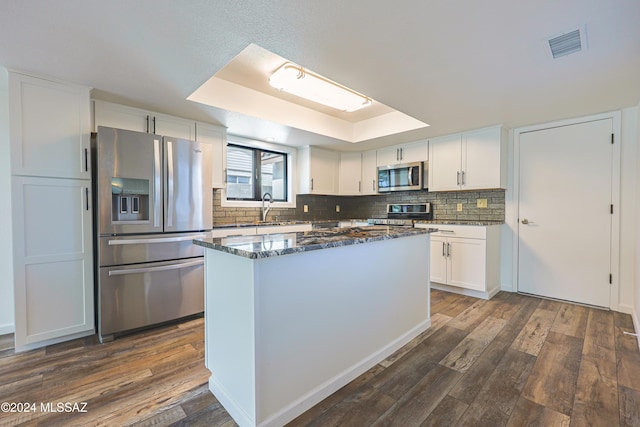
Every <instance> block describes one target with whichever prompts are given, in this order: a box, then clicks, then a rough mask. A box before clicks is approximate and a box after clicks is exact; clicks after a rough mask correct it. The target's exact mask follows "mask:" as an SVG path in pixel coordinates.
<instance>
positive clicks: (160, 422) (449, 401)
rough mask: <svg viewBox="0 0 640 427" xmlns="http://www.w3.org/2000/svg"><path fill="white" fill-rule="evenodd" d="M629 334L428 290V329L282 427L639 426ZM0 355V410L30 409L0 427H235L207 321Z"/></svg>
mask: <svg viewBox="0 0 640 427" xmlns="http://www.w3.org/2000/svg"><path fill="white" fill-rule="evenodd" d="M624 331H628V332H633V323H632V320H631V317H630V316H629V315H625V314H620V313H614V312H606V311H601V310H597V309H591V308H586V307H582V306H577V305H572V304H564V303H560V302H556V301H548V300H541V299H538V298H533V297H529V296H523V295H518V294H511V293H499V294H498V295H497V296H496V297H494V298H493V299H492V300H491V301H483V300H477V299H474V298H469V297H464V296H459V295H455V294H449V293H446V292H440V291H432V327H431V328H430V329H429V330H428V331H426V332H425V333H424V334H422V335H421V336H420V337H418V338H416V339H415V340H414V341H412V342H411V343H410V344H408V345H407V346H405V347H404V348H403V349H401V350H400V351H399V352H398V353H396V354H395V355H393V356H392V357H390V358H389V359H387V360H385V361H384V362H382V363H380V364H378V365H376V366H375V367H374V368H372V369H371V370H369V371H368V372H366V373H365V374H363V375H362V376H360V377H359V378H357V379H356V380H354V381H353V382H351V383H350V384H348V385H347V386H346V387H344V388H343V389H341V390H339V391H338V392H337V393H335V394H333V395H332V396H330V397H328V398H327V399H325V400H324V401H322V402H320V403H319V404H318V405H316V406H315V407H313V408H312V409H310V410H309V411H307V412H306V413H304V414H302V415H301V416H300V417H298V418H297V419H296V420H294V421H293V422H291V423H290V424H289V425H290V426H323V427H324V426H358V427H360V426H370V425H376V426H403V427H404V426H491V427H495V426H503V425H507V426H518V427H520V426H526V425H537V426H545V427H546V426H580V427H582V426H607V427H608V426H617V425H620V426H640V352H638V342H637V340H636V338H635V337H633V336H629V335H625V334H623V332H624ZM7 347H8V345H7V340H6V338H5V339H3V338H2V337H0V402H15V403H18V402H20V403H35V404H36V411H35V412H23V413H2V412H0V425H1V426H4V425H10V426H14V425H46V426H73V425H78V426H88V425H96V426H97V425H108V426H113V425H119V426H121V425H141V426H170V425H174V426H199V425H202V426H225V427H227V426H229V427H230V426H234V425H236V424H235V423H234V422H233V420H232V419H231V418H230V417H229V415H228V414H227V413H226V411H225V410H224V409H223V408H222V407H221V406H220V404H219V403H218V402H217V400H216V399H215V398H214V397H213V396H212V395H211V394H210V393H209V391H208V389H207V378H208V376H209V373H208V371H207V370H206V368H205V367H204V362H203V359H204V349H203V322H202V319H196V320H192V321H189V322H186V323H182V324H180V325H172V326H166V327H163V328H159V329H155V330H153V331H149V332H145V333H140V334H136V335H132V336H128V337H122V338H119V339H117V340H115V341H114V342H112V343H108V344H104V345H100V344H98V343H97V342H96V339H95V337H91V338H86V339H81V340H75V341H71V342H68V343H64V344H58V345H54V346H50V347H47V348H45V349H40V350H35V351H32V352H28V353H23V354H17V355H16V354H13V350H11V349H7ZM47 402H51V403H52V404H53V407H55V406H56V404H57V403H58V402H62V403H64V402H69V403H78V404H80V403H81V402H86V408H84V409H85V410H86V412H83V413H77V412H76V413H65V412H59V413H52V412H46V411H44V412H43V411H42V408H41V406H40V405H41V404H45V405H46V404H47ZM45 409H46V406H45ZM78 409H82V408H81V407H80V408H78Z"/></svg>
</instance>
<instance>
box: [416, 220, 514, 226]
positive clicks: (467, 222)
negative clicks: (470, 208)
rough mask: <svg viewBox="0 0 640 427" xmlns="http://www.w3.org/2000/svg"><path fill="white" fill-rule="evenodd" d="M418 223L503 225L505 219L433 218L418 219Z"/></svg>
mask: <svg viewBox="0 0 640 427" xmlns="http://www.w3.org/2000/svg"><path fill="white" fill-rule="evenodd" d="M416 224H445V225H480V226H486V225H502V224H504V221H490V220H478V219H449V220H447V219H433V220H429V221H422V220H417V221H416Z"/></svg>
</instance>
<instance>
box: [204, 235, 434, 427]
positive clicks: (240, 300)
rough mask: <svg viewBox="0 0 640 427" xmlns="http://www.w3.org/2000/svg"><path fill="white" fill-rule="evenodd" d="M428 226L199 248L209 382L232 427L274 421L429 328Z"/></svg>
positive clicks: (230, 241) (210, 243)
mask: <svg viewBox="0 0 640 427" xmlns="http://www.w3.org/2000/svg"><path fill="white" fill-rule="evenodd" d="M429 231H430V230H428V229H414V228H409V227H387V226H371V227H363V228H332V229H323V230H314V231H307V232H304V233H285V234H269V235H260V236H242V237H229V238H221V239H220V238H218V239H199V240H194V243H195V244H197V245H200V246H203V247H205V248H206V250H205V364H206V366H207V368H208V369H209V370H210V371H211V377H210V379H209V388H210V390H211V391H212V393H213V394H214V395H215V396H216V398H217V399H218V400H219V401H220V402H221V403H222V405H223V406H224V407H225V409H226V410H227V411H228V412H229V414H230V415H231V416H232V417H233V418H234V420H235V421H236V422H237V423H238V424H239V425H240V426H281V425H283V424H285V423H286V422H288V421H290V420H292V419H294V418H295V417H296V416H298V415H299V414H301V413H303V412H304V411H306V410H307V409H309V408H311V407H312V406H313V405H315V404H316V403H318V402H320V401H321V400H322V399H324V398H325V397H327V396H329V395H330V394H331V393H333V392H335V391H337V390H338V389H340V388H341V387H343V386H344V385H345V384H347V383H348V382H350V381H352V380H353V379H355V378H356V377H358V376H359V375H361V374H362V373H364V372H366V371H367V370H368V369H370V368H371V367H373V366H375V364H377V363H379V362H380V361H382V360H384V359H385V358H386V357H388V356H389V355H391V354H392V353H393V352H395V351H396V350H398V349H399V348H401V347H402V346H403V345H405V344H406V343H408V342H409V341H410V340H411V339H413V338H415V337H416V336H418V335H419V334H420V333H421V332H423V331H424V330H426V329H427V328H428V327H429V326H430V323H431V322H430V314H429V246H430V245H429V234H428V233H429Z"/></svg>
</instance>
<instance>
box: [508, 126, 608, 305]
mask: <svg viewBox="0 0 640 427" xmlns="http://www.w3.org/2000/svg"><path fill="white" fill-rule="evenodd" d="M612 133H613V120H612V119H604V120H597V121H591V122H586V123H579V124H575V125H570V126H562V127H556V128H551V129H544V130H539V131H533V132H528V133H523V134H521V135H520V156H519V157H520V185H519V221H518V237H519V246H518V251H519V253H518V290H519V291H521V292H527V293H531V294H536V295H541V296H547V297H552V298H559V299H563V300H569V301H575V302H580V303H585V304H592V305H597V306H602V307H609V305H610V301H609V295H610V286H611V285H610V283H609V277H610V274H611V224H612V215H611V203H612V202H611V201H612V172H613V169H612V159H613V148H612V147H613V145H612V144H611V134H612Z"/></svg>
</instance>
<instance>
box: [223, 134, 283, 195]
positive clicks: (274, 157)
mask: <svg viewBox="0 0 640 427" xmlns="http://www.w3.org/2000/svg"><path fill="white" fill-rule="evenodd" d="M287 188H288V186H287V154H286V153H278V152H275V151H269V150H263V149H259V148H252V147H244V146H240V145H234V144H229V145H227V200H262V196H263V195H264V194H265V193H269V194H271V197H272V200H274V201H281V202H286V201H287V200H288V194H287Z"/></svg>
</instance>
